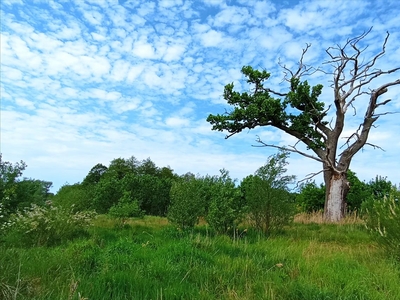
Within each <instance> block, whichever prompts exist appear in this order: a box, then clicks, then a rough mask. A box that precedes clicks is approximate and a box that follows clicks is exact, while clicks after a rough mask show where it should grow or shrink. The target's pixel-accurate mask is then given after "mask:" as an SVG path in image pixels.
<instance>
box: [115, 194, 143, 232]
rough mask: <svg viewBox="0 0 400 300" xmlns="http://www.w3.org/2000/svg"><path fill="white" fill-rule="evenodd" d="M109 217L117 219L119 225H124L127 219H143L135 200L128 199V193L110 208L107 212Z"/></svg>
mask: <svg viewBox="0 0 400 300" xmlns="http://www.w3.org/2000/svg"><path fill="white" fill-rule="evenodd" d="M108 214H109V215H111V216H113V217H115V218H118V219H119V221H120V224H119V225H124V224H125V221H126V219H128V218H143V216H144V212H143V211H142V210H141V209H140V207H139V203H138V201H137V200H136V199H132V198H131V197H130V193H129V192H125V193H124V195H123V196H122V198H121V199H120V201H119V202H118V203H117V204H115V205H114V206H112V207H111V208H110V210H109V212H108Z"/></svg>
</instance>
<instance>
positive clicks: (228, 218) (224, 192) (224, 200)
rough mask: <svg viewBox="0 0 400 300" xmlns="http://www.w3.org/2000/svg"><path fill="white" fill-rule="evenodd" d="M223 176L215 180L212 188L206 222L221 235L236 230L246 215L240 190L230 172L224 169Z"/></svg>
mask: <svg viewBox="0 0 400 300" xmlns="http://www.w3.org/2000/svg"><path fill="white" fill-rule="evenodd" d="M220 172H221V175H220V176H219V177H216V178H214V182H213V183H212V185H211V188H210V196H211V201H210V203H209V206H208V213H207V216H206V220H207V222H208V224H209V225H210V226H211V227H212V228H213V229H214V230H216V231H217V232H219V233H226V232H227V231H228V229H234V228H236V226H237V225H238V223H239V222H240V221H241V218H242V217H243V213H244V207H243V203H242V201H241V200H242V197H241V193H240V190H239V189H238V188H237V187H236V186H235V181H234V180H232V179H231V178H230V176H229V172H228V171H227V170H225V169H222V170H221V171H220Z"/></svg>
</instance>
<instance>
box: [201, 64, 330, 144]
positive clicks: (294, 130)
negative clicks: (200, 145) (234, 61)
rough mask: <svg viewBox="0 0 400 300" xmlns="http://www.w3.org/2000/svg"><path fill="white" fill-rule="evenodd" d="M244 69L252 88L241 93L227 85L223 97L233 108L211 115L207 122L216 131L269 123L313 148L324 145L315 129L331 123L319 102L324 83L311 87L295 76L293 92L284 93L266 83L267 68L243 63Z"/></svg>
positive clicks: (234, 129) (291, 84) (233, 131)
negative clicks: (254, 67)
mask: <svg viewBox="0 0 400 300" xmlns="http://www.w3.org/2000/svg"><path fill="white" fill-rule="evenodd" d="M241 72H242V73H243V75H244V76H245V77H246V78H247V83H249V85H250V86H251V87H252V89H251V90H250V91H249V92H243V93H240V92H236V91H234V90H233V89H234V84H233V83H230V84H227V85H226V86H225V89H224V99H225V100H226V101H227V103H228V104H230V105H232V106H233V110H232V111H231V112H229V113H225V114H223V115H220V114H217V115H212V114H210V115H209V116H208V118H207V122H209V123H211V124H212V125H213V127H212V129H213V130H218V131H223V130H227V131H228V132H229V133H230V134H229V135H228V136H227V138H228V137H230V136H232V135H233V134H236V133H239V132H241V131H242V130H243V129H246V128H247V129H252V128H255V127H257V126H268V125H270V126H273V127H276V128H278V129H281V130H283V131H285V132H286V133H289V134H291V135H293V136H295V137H297V138H299V139H300V140H302V141H303V142H305V143H306V145H307V146H308V147H309V148H311V149H317V148H322V149H324V148H325V143H324V138H323V135H322V134H321V133H320V132H319V131H318V130H317V129H316V126H317V125H318V124H323V125H326V124H327V123H328V122H326V121H322V119H323V118H324V117H325V116H326V111H325V106H324V103H323V102H321V101H318V97H319V96H320V95H321V92H322V87H323V86H322V85H321V84H318V85H316V86H313V87H311V86H310V85H309V84H308V82H307V81H303V82H301V81H300V79H299V78H297V77H293V78H292V79H291V80H290V91H289V92H288V93H286V94H283V93H278V92H274V91H272V90H271V89H269V88H266V87H265V86H264V84H265V82H266V81H267V80H268V79H269V77H270V73H268V72H266V71H265V70H263V71H259V70H255V69H253V68H252V67H251V66H244V67H243V68H242V70H241ZM273 96H280V97H283V98H282V99H281V98H275V97H273Z"/></svg>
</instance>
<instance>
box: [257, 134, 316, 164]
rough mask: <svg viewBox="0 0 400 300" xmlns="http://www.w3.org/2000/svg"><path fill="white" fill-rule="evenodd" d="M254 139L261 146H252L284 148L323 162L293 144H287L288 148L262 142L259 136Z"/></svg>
mask: <svg viewBox="0 0 400 300" xmlns="http://www.w3.org/2000/svg"><path fill="white" fill-rule="evenodd" d="M256 141H257V143H260V144H262V146H257V145H252V146H253V147H272V148H277V149H280V150H284V151H289V152H293V153H298V154H300V155H302V156H305V157H308V158H311V159H314V160H316V161H318V162H321V163H323V160H322V159H320V158H319V157H315V156H313V155H310V154H307V153H305V152H302V151H300V150H298V149H296V145H294V146H288V147H290V148H288V147H282V146H276V145H271V144H267V143H264V142H263V141H262V140H261V139H260V137H257V140H256ZM298 142H299V141H298ZM298 142H297V143H298ZM297 143H296V144H297Z"/></svg>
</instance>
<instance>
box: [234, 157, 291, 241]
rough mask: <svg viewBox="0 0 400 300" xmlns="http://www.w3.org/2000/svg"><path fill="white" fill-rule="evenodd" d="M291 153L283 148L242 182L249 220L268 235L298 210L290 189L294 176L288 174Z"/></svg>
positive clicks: (285, 222)
mask: <svg viewBox="0 0 400 300" xmlns="http://www.w3.org/2000/svg"><path fill="white" fill-rule="evenodd" d="M288 156H289V153H288V152H284V151H283V152H279V153H277V154H275V155H272V156H270V157H269V158H268V161H267V163H266V164H265V165H264V166H262V167H261V168H259V169H258V170H257V171H256V173H255V175H254V176H253V175H250V176H248V177H246V178H245V179H244V180H243V182H242V184H241V187H242V190H243V192H244V196H245V199H246V204H247V207H248V212H249V217H250V220H251V221H252V222H253V223H254V225H255V226H256V228H258V229H259V230H262V231H264V233H265V234H269V233H270V232H271V231H272V230H275V229H280V228H282V227H283V226H284V225H286V224H288V223H289V222H290V221H291V220H292V218H293V216H294V213H295V205H294V201H293V199H292V196H291V195H290V193H289V189H288V185H289V184H291V183H293V181H294V180H295V176H293V175H291V176H288V175H285V173H286V171H287V170H286V168H285V166H286V165H287V164H288V163H287V162H286V159H287V158H288Z"/></svg>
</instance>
